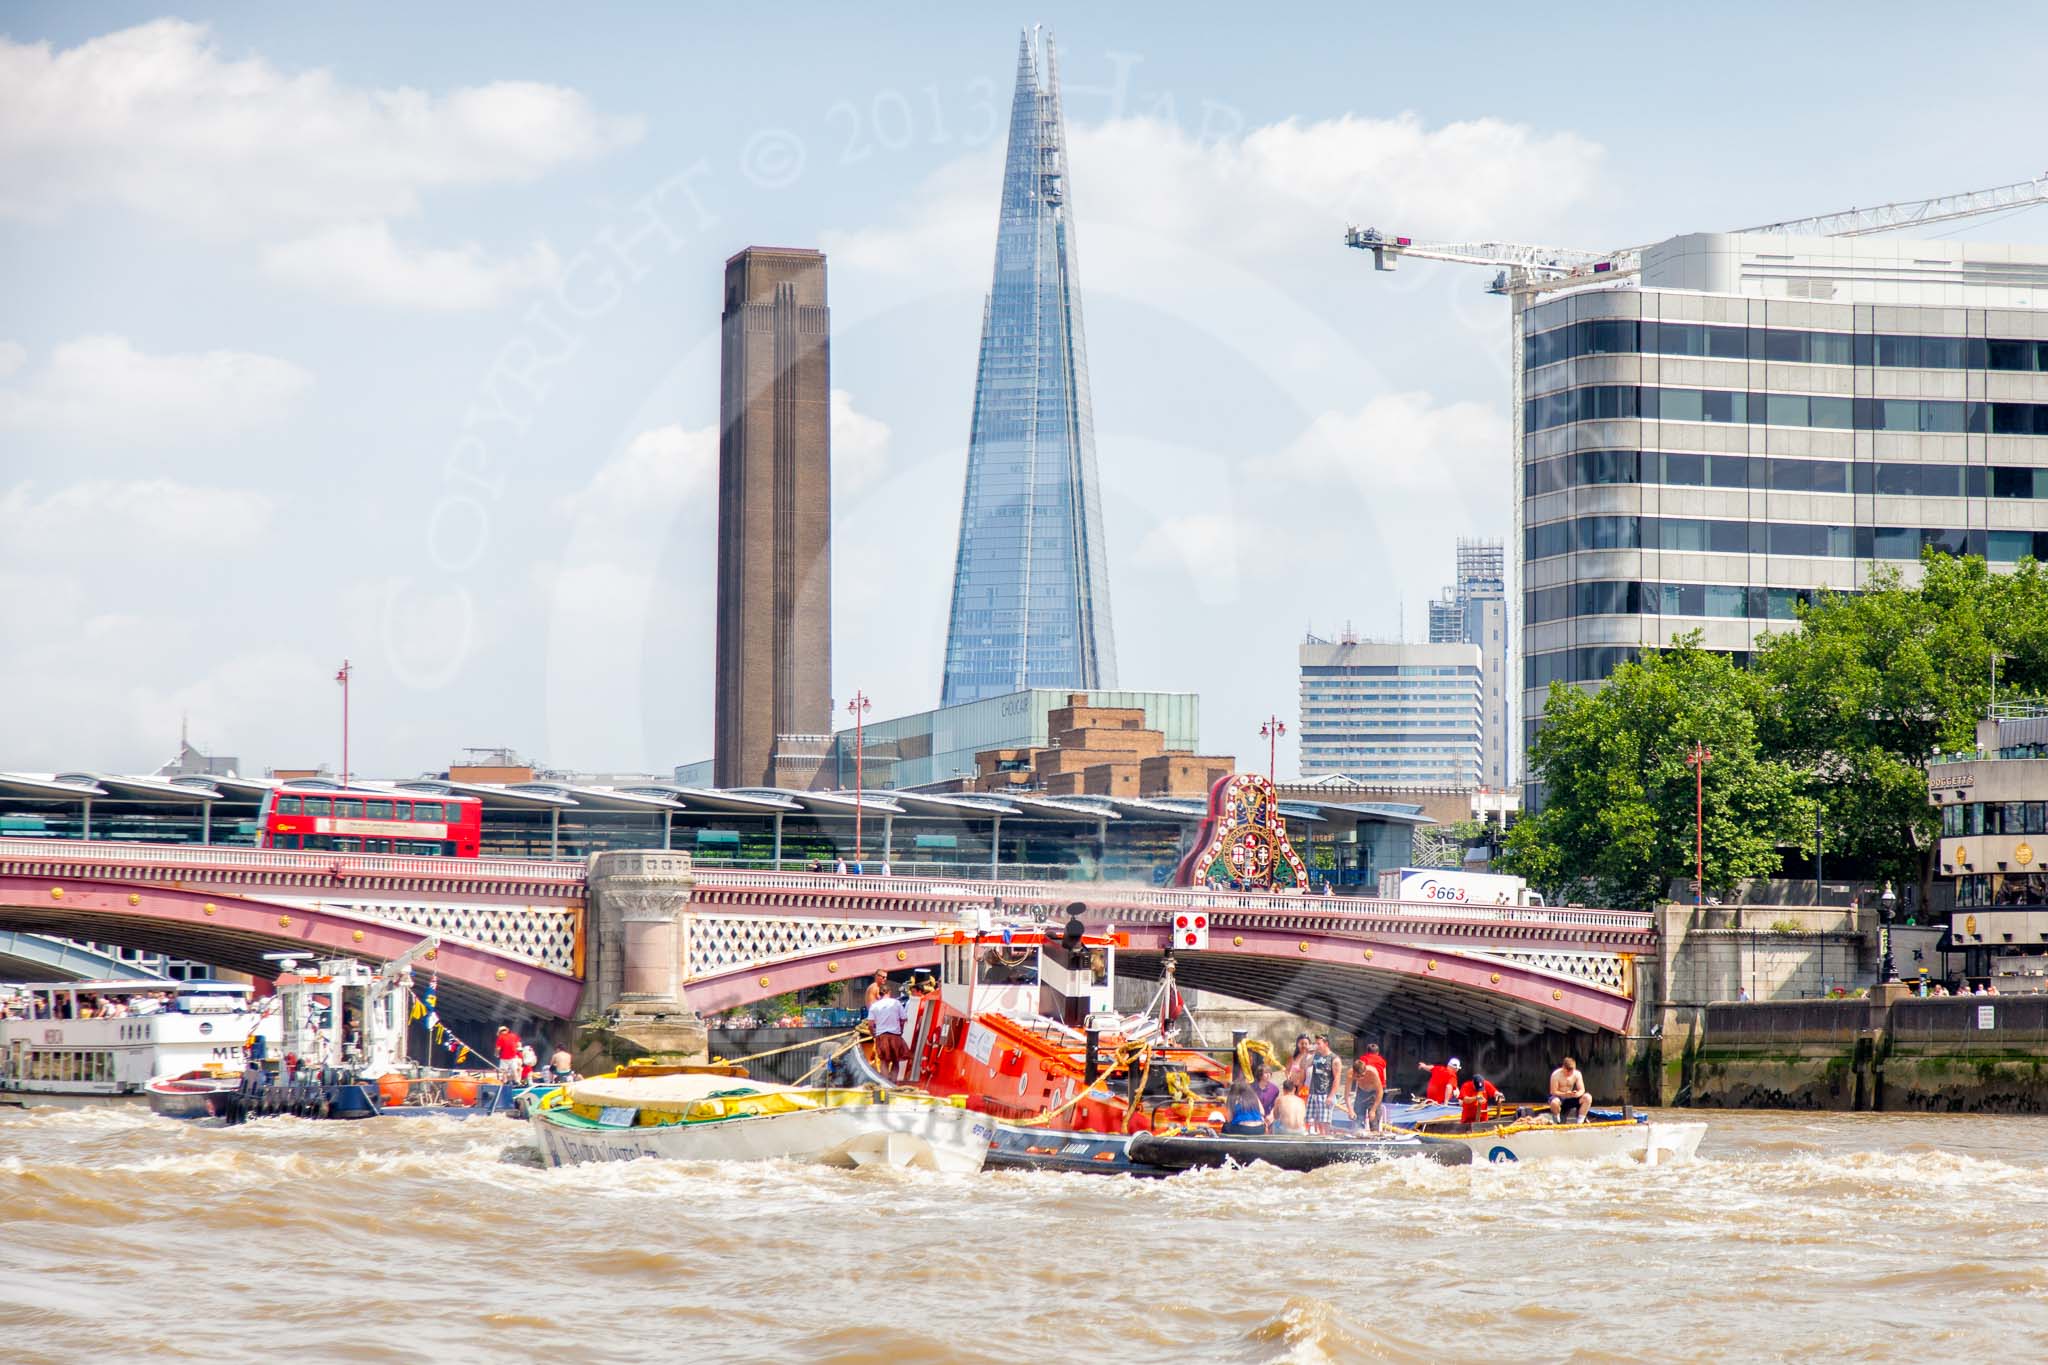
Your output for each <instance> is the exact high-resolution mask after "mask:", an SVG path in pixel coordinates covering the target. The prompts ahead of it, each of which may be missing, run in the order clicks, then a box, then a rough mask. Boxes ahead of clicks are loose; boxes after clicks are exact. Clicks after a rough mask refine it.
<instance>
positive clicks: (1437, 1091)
mask: <svg viewBox="0 0 2048 1365" xmlns="http://www.w3.org/2000/svg"><path fill="white" fill-rule="evenodd" d="M1416 1065H1417V1066H1419V1067H1421V1068H1422V1069H1423V1070H1424V1071H1426V1072H1428V1073H1429V1086H1428V1088H1427V1089H1426V1090H1425V1091H1424V1093H1425V1094H1426V1095H1428V1097H1429V1102H1430V1103H1431V1104H1449V1103H1451V1101H1452V1100H1453V1099H1455V1098H1456V1097H1457V1094H1458V1072H1459V1070H1460V1069H1461V1067H1462V1065H1463V1064H1462V1063H1461V1062H1459V1061H1458V1059H1457V1058H1456V1057H1453V1058H1451V1060H1449V1061H1448V1062H1445V1063H1444V1064H1443V1065H1442V1066H1431V1065H1430V1064H1429V1063H1428V1062H1417V1063H1416Z"/></svg>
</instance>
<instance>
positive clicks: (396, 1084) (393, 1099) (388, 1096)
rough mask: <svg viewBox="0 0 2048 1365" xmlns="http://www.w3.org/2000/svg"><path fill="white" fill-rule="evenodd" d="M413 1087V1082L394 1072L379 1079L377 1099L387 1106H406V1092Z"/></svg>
mask: <svg viewBox="0 0 2048 1365" xmlns="http://www.w3.org/2000/svg"><path fill="white" fill-rule="evenodd" d="M411 1087H412V1082H411V1081H408V1080H407V1079H406V1078H405V1077H403V1076H401V1075H399V1074H398V1073H397V1072H395V1071H394V1072H392V1073H390V1074H389V1075H386V1076H379V1077H378V1078H377V1098H378V1099H380V1100H382V1101H383V1102H384V1103H385V1104H387V1105H392V1104H404V1103H405V1095H406V1091H408V1090H409V1089H411Z"/></svg>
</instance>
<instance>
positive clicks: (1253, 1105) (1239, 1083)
mask: <svg viewBox="0 0 2048 1365" xmlns="http://www.w3.org/2000/svg"><path fill="white" fill-rule="evenodd" d="M1223 1131H1224V1132H1225V1133H1228V1134H1230V1135H1231V1136H1233V1137H1242V1136H1244V1135H1245V1134H1248V1133H1263V1132H1265V1131H1266V1111H1265V1109H1264V1107H1263V1106H1261V1105H1260V1104H1259V1092H1258V1091H1256V1090H1254V1089H1252V1087H1251V1082H1249V1081H1247V1080H1245V1079H1243V1078H1242V1077H1240V1078H1238V1079H1237V1080H1235V1081H1232V1082H1231V1083H1230V1122H1229V1123H1227V1124H1225V1125H1224V1126H1223Z"/></svg>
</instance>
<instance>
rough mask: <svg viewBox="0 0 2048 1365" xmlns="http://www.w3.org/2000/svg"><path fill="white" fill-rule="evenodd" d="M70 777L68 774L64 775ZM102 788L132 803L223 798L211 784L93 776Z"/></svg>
mask: <svg viewBox="0 0 2048 1365" xmlns="http://www.w3.org/2000/svg"><path fill="white" fill-rule="evenodd" d="M66 776H67V777H68V776H70V774H66ZM94 776H95V777H96V778H98V780H99V784H100V785H101V786H102V787H105V788H107V789H108V790H109V791H111V792H114V793H116V794H117V795H120V796H125V797H127V798H128V799H130V800H132V801H189V802H193V803H198V802H202V801H219V800H222V799H223V798H224V796H225V793H223V792H222V791H221V790H220V788H218V787H216V786H214V785H213V784H212V783H210V782H209V783H206V784H205V785H201V784H200V783H197V782H173V781H171V780H170V779H169V778H167V777H115V776H111V775H108V774H103V773H96V774H94Z"/></svg>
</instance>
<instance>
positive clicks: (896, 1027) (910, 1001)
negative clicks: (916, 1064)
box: [866, 967, 939, 1080]
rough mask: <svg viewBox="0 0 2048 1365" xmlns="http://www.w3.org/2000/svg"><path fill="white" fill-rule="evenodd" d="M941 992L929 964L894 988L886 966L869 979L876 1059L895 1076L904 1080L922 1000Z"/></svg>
mask: <svg viewBox="0 0 2048 1365" xmlns="http://www.w3.org/2000/svg"><path fill="white" fill-rule="evenodd" d="M938 993H939V983H938V981H937V980H936V979H935V978H934V977H933V976H932V974H931V972H930V970H929V969H927V968H922V967H920V968H919V969H918V970H917V974H916V975H915V976H913V977H912V978H911V979H910V980H908V981H906V982H904V983H903V984H902V985H900V986H896V987H894V988H891V986H890V985H889V973H888V970H887V969H886V968H882V967H877V968H876V969H875V977H874V980H872V981H870V982H869V983H868V989H867V995H866V1005H867V1017H868V1029H869V1031H870V1032H871V1033H873V1034H874V1036H875V1061H876V1063H877V1064H879V1065H880V1066H881V1068H882V1071H883V1073H884V1074H885V1075H887V1076H888V1077H889V1078H890V1079H891V1080H902V1079H903V1070H904V1064H905V1063H906V1062H908V1061H909V1060H910V1043H909V1040H908V1037H907V1035H908V1033H909V1031H910V1022H911V1020H912V1019H914V1018H915V1017H916V1016H917V1006H918V1003H919V1002H920V1001H922V1000H924V999H926V998H927V997H930V996H934V995H937V994H938Z"/></svg>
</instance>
